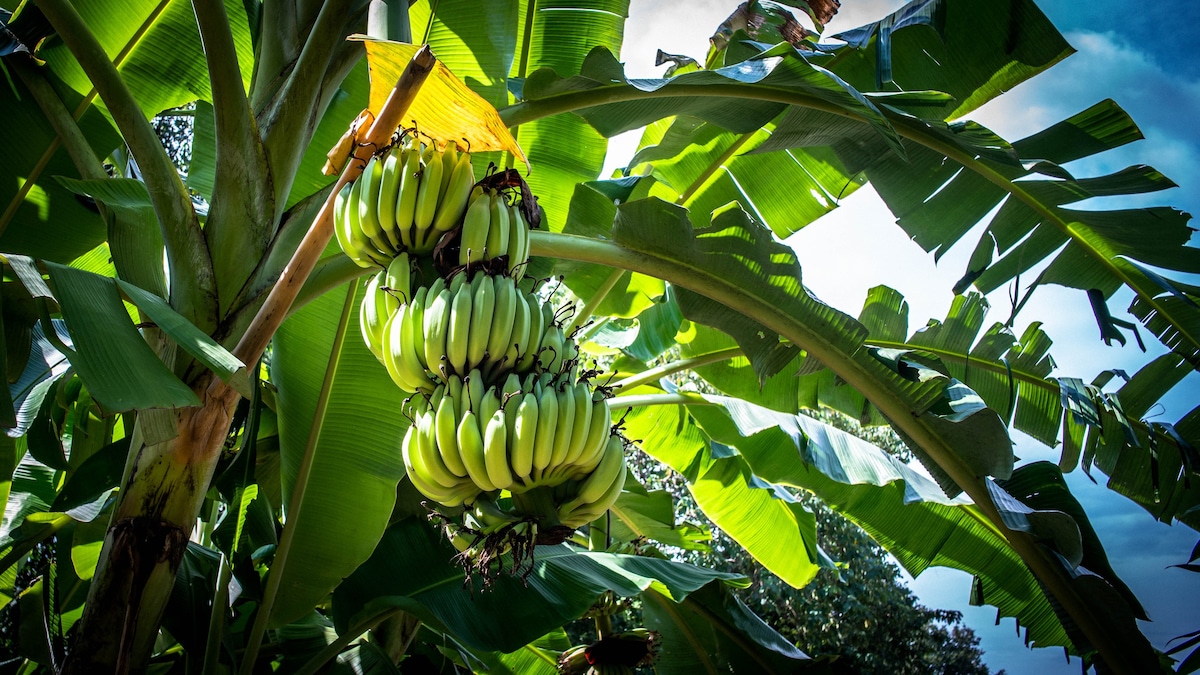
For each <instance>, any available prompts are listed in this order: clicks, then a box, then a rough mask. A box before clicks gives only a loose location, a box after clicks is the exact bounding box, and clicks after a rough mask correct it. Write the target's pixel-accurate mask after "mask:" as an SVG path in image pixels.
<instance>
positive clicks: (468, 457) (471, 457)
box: [458, 410, 496, 492]
mask: <svg viewBox="0 0 1200 675" xmlns="http://www.w3.org/2000/svg"><path fill="white" fill-rule="evenodd" d="M458 450H459V452H460V453H461V454H462V460H463V465H464V466H466V468H467V474H468V475H470V476H471V482H473V483H475V485H477V486H478V487H479V488H480V489H482V490H483V491H484V492H491V491H492V490H495V489H496V485H495V483H493V482H492V480H491V478H489V477H488V472H487V459H486V457H485V455H484V446H483V434H482V432H481V431H480V430H479V421H478V420H477V419H476V417H475V413H474V412H472V411H470V410H468V411H467V412H466V413H464V414H463V416H462V419H461V420H460V421H459V423H458Z"/></svg>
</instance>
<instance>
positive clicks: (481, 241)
mask: <svg viewBox="0 0 1200 675" xmlns="http://www.w3.org/2000/svg"><path fill="white" fill-rule="evenodd" d="M491 204H492V202H491V197H490V196H489V195H488V193H487V192H486V191H484V189H483V188H481V187H478V186H477V187H475V188H474V189H473V190H471V201H470V203H469V204H468V205H467V214H466V215H465V216H463V225H462V235H461V237H460V240H459V248H458V264H459V265H469V264H471V263H474V262H479V261H480V260H483V249H484V248H485V247H486V246H487V241H488V229H489V227H490V224H491V220H492V207H491Z"/></svg>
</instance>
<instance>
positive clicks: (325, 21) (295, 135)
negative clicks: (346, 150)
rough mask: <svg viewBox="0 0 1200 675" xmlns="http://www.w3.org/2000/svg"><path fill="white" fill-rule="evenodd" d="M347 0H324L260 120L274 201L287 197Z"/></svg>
mask: <svg viewBox="0 0 1200 675" xmlns="http://www.w3.org/2000/svg"><path fill="white" fill-rule="evenodd" d="M350 10H351V3H350V0H329V2H326V3H325V4H324V5H322V7H321V11H320V13H319V14H317V20H316V23H314V24H313V27H312V31H310V32H309V34H308V38H307V40H306V41H305V43H304V48H303V49H302V50H301V51H300V56H299V58H298V59H297V60H296V67H295V68H294V69H293V70H292V72H291V74H290V75H288V78H287V81H286V83H285V84H284V85H283V88H282V89H280V91H279V93H278V94H277V95H276V96H275V98H274V100H273V101H272V102H271V103H270V105H269V107H268V109H267V111H266V112H265V114H264V116H260V119H259V124H260V127H261V129H262V131H263V133H265V134H266V137H265V140H264V142H263V145H264V146H265V147H266V152H267V158H268V159H269V161H270V166H271V174H272V177H273V181H274V183H273V187H274V190H275V203H276V204H278V205H283V204H285V203H286V202H287V196H288V193H289V192H290V191H291V189H292V180H293V179H294V178H295V175H296V170H297V168H298V167H299V165H300V160H301V159H302V158H303V157H304V150H305V148H307V147H308V140H309V138H310V137H311V136H312V131H313V129H314V128H315V127H316V123H317V121H318V120H319V118H317V119H314V118H313V112H314V110H315V108H316V102H317V101H318V100H319V99H320V95H321V87H322V86H323V83H324V79H325V71H326V70H327V69H328V68H329V63H330V57H332V56H333V53H334V51H335V50H336V49H337V47H338V46H339V45H341V43H342V41H343V40H344V39H345V37H346V36H345V35H343V34H342V26H343V24H344V23H345V21H346V17H347V15H349V14H350V13H351V12H350Z"/></svg>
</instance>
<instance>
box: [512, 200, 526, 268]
mask: <svg viewBox="0 0 1200 675" xmlns="http://www.w3.org/2000/svg"><path fill="white" fill-rule="evenodd" d="M508 222H509V226H510V227H511V229H512V234H511V239H512V243H511V244H509V247H508V271H509V274H511V275H512V277H513V278H514V279H516V280H517V281H520V280H521V278H522V277H524V276H525V267H526V265H525V263H526V262H527V261H528V260H529V223H527V222H525V216H523V215H521V209H520V208H519V207H518V206H517V205H516V204H513V205H511V206H509V207H508Z"/></svg>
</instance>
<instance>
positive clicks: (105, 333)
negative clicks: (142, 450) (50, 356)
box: [46, 262, 200, 412]
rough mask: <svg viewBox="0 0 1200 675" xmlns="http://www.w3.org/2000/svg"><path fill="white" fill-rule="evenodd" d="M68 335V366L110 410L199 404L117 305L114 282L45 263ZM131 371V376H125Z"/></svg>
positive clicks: (118, 303) (123, 310)
mask: <svg viewBox="0 0 1200 675" xmlns="http://www.w3.org/2000/svg"><path fill="white" fill-rule="evenodd" d="M46 266H47V268H49V270H50V278H51V280H52V281H53V283H54V290H55V298H56V299H57V300H58V302H59V305H60V306H61V307H62V311H63V318H64V319H65V320H66V323H67V329H68V330H69V331H70V333H71V338H72V342H73V344H74V350H75V353H74V354H68V355H67V356H68V358H69V359H70V360H71V364H72V365H73V366H74V367H75V369H76V370H77V371H78V373H79V376H80V377H81V378H83V380H84V383H85V384H87V387H88V390H89V391H90V392H91V393H92V395H93V396H94V397H95V398H96V401H97V402H98V403H100V405H101V406H102V407H103V408H104V409H106V410H107V411H110V412H124V411H127V410H134V409H137V410H142V409H146V408H182V407H187V406H194V405H199V404H200V399H199V398H197V397H196V394H195V393H193V392H192V391H191V390H190V389H189V388H188V387H187V385H185V384H184V383H183V382H181V381H180V380H179V378H177V377H175V375H174V374H172V373H171V371H170V370H168V369H167V367H166V366H165V365H163V362H162V361H160V360H159V358H158V357H157V356H156V355H155V354H154V352H153V351H151V350H150V347H149V346H148V345H147V344H146V341H145V340H144V339H143V338H142V336H141V335H140V334H138V332H137V330H136V329H135V328H134V326H133V323H132V322H131V321H130V320H129V315H128V314H126V313H125V308H124V306H123V305H122V304H121V296H120V294H119V293H118V291H117V288H118V287H117V281H116V280H115V279H108V278H105V277H100V276H96V275H94V274H90V273H87V272H81V271H79V270H75V269H73V268H70V267H65V266H62V265H59V264H57V263H51V262H47V263H46ZM131 373H134V374H136V377H133V378H131V377H130V376H129V375H130V374H131Z"/></svg>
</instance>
